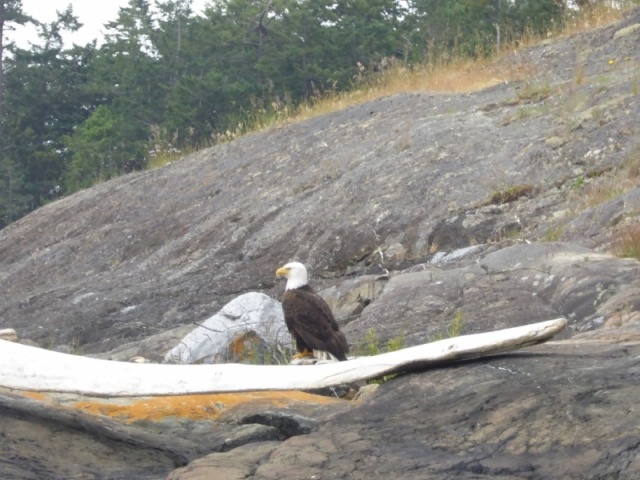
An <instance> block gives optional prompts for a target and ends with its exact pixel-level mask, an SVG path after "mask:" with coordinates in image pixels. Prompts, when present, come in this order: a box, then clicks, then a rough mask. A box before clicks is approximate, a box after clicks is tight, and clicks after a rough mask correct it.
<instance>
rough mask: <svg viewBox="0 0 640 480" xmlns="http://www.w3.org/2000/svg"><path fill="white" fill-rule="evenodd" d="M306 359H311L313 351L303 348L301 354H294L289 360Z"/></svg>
mask: <svg viewBox="0 0 640 480" xmlns="http://www.w3.org/2000/svg"><path fill="white" fill-rule="evenodd" d="M306 357H313V351H311V350H308V349H306V348H305V349H304V350H302V351H301V352H298V353H296V354H295V355H294V356H293V357H291V359H292V360H300V359H301V358H306Z"/></svg>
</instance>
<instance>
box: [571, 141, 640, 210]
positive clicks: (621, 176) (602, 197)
mask: <svg viewBox="0 0 640 480" xmlns="http://www.w3.org/2000/svg"><path fill="white" fill-rule="evenodd" d="M587 177H588V180H587V181H585V180H584V178H583V177H582V178H581V180H582V181H581V182H576V188H575V200H576V207H577V210H578V211H581V210H584V209H585V208H592V207H596V206H598V205H601V204H602V203H604V202H608V201H609V200H612V199H613V198H616V197H618V196H620V195H622V194H623V193H625V192H628V191H629V190H631V189H632V188H636V187H638V186H640V145H638V146H636V147H635V148H634V149H633V150H632V151H631V152H630V153H629V154H628V155H627V157H626V158H625V159H624V160H623V161H622V162H621V163H620V165H619V166H618V167H616V168H614V169H613V170H604V171H600V170H596V171H594V172H592V173H591V174H588V175H587Z"/></svg>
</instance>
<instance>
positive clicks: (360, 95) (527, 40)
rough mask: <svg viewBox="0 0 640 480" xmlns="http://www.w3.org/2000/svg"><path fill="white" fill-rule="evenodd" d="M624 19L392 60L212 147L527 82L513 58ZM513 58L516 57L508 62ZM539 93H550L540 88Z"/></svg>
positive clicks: (602, 17)
mask: <svg viewBox="0 0 640 480" xmlns="http://www.w3.org/2000/svg"><path fill="white" fill-rule="evenodd" d="M623 15H624V10H616V9H612V8H610V7H605V6H602V5H599V6H596V7H594V8H591V9H589V10H588V11H581V12H580V13H578V14H577V15H575V16H574V17H572V18H570V19H568V20H567V21H566V22H565V23H564V25H563V26H562V28H560V29H558V30H557V31H552V32H549V33H548V34H547V35H545V36H540V35H533V34H529V35H524V37H523V38H521V39H520V40H518V42H517V44H511V45H504V46H503V47H502V50H501V52H500V53H499V54H497V55H494V56H493V57H490V58H486V57H485V58H475V59H469V58H460V57H457V58H455V57H453V58H451V57H447V58H444V59H442V60H439V61H432V62H430V63H429V64H428V65H420V66H416V67H413V68H408V67H407V66H405V65H403V64H401V63H400V62H394V61H390V62H388V68H387V69H386V70H385V71H384V72H382V73H378V74H374V75H363V76H362V77H361V78H358V79H356V80H355V85H356V87H355V88H354V89H353V90H351V91H348V92H329V93H327V94H325V95H323V96H321V97H318V98H314V99H311V100H309V101H308V102H305V103H303V104H301V105H298V106H295V107H294V106H292V105H271V107H272V108H271V109H270V110H269V111H265V110H264V109H259V108H256V110H255V111H254V112H249V113H247V114H246V115H245V117H246V119H245V120H243V121H239V122H238V124H237V125H236V127H235V128H233V129H230V130H227V131H225V132H217V133H215V134H214V135H213V136H212V143H213V144H215V143H220V142H226V141H230V140H233V139H235V138H238V137H239V136H242V135H244V134H246V133H249V132H253V131H259V130H263V129H266V128H271V127H281V126H284V125H288V124H291V123H296V122H299V121H303V120H306V119H309V118H313V117H317V116H320V115H325V114H328V113H332V112H336V111H339V110H343V109H345V108H348V107H351V106H354V105H360V104H363V103H366V102H369V101H372V100H376V99H378V98H381V97H386V96H390V95H395V94H399V93H409V92H433V93H469V92H475V91H479V90H483V89H485V88H488V87H491V86H494V85H497V84H500V83H504V82H515V81H521V80H525V79H527V78H531V77H532V76H533V75H535V74H536V73H537V71H536V67H535V66H533V65H530V64H527V63H525V62H523V61H513V57H510V56H512V55H513V54H514V53H517V52H518V51H519V50H522V49H523V48H527V47H531V46H534V45H536V44H539V43H541V42H543V41H549V40H552V39H555V38H562V37H566V36H569V35H573V34H575V33H578V32H583V31H587V30H592V29H594V28H597V27H599V26H602V25H606V24H608V23H611V22H614V21H616V20H619V19H620V18H622V17H623ZM507 57H510V58H509V60H508V61H505V60H506V59H507ZM516 58H517V57H516ZM535 93H536V94H541V93H545V92H539V91H537V90H536V92H535ZM546 94H547V95H548V94H549V92H546ZM193 150H196V149H193ZM172 153H174V152H172ZM177 157H179V155H177V154H173V155H171V154H169V155H166V156H165V157H164V158H158V159H157V160H155V161H154V162H152V165H151V166H152V167H155V166H160V165H163V164H165V163H167V162H168V161H171V160H173V159H175V158H177Z"/></svg>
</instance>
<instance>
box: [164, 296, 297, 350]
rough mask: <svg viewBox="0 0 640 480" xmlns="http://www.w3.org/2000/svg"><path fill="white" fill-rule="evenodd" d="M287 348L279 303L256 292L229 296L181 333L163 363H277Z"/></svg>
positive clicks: (288, 347) (288, 346) (286, 334)
mask: <svg viewBox="0 0 640 480" xmlns="http://www.w3.org/2000/svg"><path fill="white" fill-rule="evenodd" d="M290 348H291V336H290V335H289V332H288V330H287V327H286V325H285V323H284V313H283V312H282V306H281V305H280V302H278V301H276V300H274V299H272V298H271V297H269V296H267V295H265V294H263V293H257V292H250V293H246V294H244V295H240V296H239V297H237V298H235V299H233V300H232V301H231V302H229V303H228V304H227V305H225V306H224V307H223V308H222V309H221V310H220V311H219V312H218V313H217V314H215V315H214V316H213V317H210V318H208V319H207V320H205V321H204V322H202V324H200V326H198V328H196V329H195V330H193V331H192V332H191V333H189V334H188V335H187V336H185V337H184V338H183V339H182V340H181V341H180V343H179V344H178V345H176V346H175V347H174V348H172V349H171V350H170V351H169V352H168V353H167V354H166V355H165V357H164V361H165V362H167V363H224V362H228V361H231V362H234V361H235V362H237V361H252V363H279V362H283V361H284V359H286V350H288V349H290Z"/></svg>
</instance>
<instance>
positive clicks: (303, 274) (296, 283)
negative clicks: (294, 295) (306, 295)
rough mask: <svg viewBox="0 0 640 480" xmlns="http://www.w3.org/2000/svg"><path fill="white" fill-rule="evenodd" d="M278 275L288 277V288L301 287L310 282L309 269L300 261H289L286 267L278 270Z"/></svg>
mask: <svg viewBox="0 0 640 480" xmlns="http://www.w3.org/2000/svg"><path fill="white" fill-rule="evenodd" d="M276 277H285V278H286V279H287V286H286V290H291V289H292V288H300V287H302V286H304V285H306V284H307V283H308V280H307V269H306V268H305V267H304V265H303V264H301V263H300V262H291V263H287V264H286V265H285V266H284V267H280V268H279V269H278V270H276Z"/></svg>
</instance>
